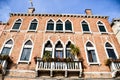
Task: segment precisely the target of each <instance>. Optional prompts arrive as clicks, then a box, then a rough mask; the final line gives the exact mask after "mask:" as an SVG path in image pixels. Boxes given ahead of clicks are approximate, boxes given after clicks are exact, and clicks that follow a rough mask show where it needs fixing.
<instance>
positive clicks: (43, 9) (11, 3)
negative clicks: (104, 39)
mask: <svg viewBox="0 0 120 80" xmlns="http://www.w3.org/2000/svg"><path fill="white" fill-rule="evenodd" d="M33 5H34V7H35V9H36V11H35V13H61V14H62V13H64V14H84V10H85V9H92V13H93V14H94V15H103V16H110V17H109V21H111V20H112V18H120V0H33ZM28 7H30V2H29V0H0V21H3V22H7V21H8V19H9V13H11V12H17V13H18V12H20V13H27V10H28Z"/></svg>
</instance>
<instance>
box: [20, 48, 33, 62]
mask: <svg viewBox="0 0 120 80" xmlns="http://www.w3.org/2000/svg"><path fill="white" fill-rule="evenodd" d="M30 53H31V48H23V51H22V55H21V58H20V60H23V61H29V57H30Z"/></svg>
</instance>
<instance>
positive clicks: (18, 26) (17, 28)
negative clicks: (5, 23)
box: [12, 19, 22, 30]
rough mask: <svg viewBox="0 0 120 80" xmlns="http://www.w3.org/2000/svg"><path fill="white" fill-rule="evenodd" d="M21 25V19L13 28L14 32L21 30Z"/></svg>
mask: <svg viewBox="0 0 120 80" xmlns="http://www.w3.org/2000/svg"><path fill="white" fill-rule="evenodd" d="M21 23H22V20H21V19H18V20H16V22H15V24H14V25H13V27H12V30H19V28H20V25H21Z"/></svg>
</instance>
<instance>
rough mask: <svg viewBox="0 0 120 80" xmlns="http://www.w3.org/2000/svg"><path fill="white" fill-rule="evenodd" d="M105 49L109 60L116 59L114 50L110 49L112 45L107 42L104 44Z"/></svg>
mask: <svg viewBox="0 0 120 80" xmlns="http://www.w3.org/2000/svg"><path fill="white" fill-rule="evenodd" d="M105 47H106V51H107V54H108V56H109V58H112V59H117V56H116V55H115V51H114V48H113V47H112V45H111V44H109V43H108V42H107V43H106V44H105Z"/></svg>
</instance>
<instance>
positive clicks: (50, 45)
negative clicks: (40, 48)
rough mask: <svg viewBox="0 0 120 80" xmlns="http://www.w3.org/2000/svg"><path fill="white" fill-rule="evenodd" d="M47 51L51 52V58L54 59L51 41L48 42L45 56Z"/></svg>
mask: <svg viewBox="0 0 120 80" xmlns="http://www.w3.org/2000/svg"><path fill="white" fill-rule="evenodd" d="M46 51H49V52H50V56H51V57H52V51H53V50H52V44H51V43H50V41H47V43H46V44H45V48H44V54H45V52H46Z"/></svg>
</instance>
